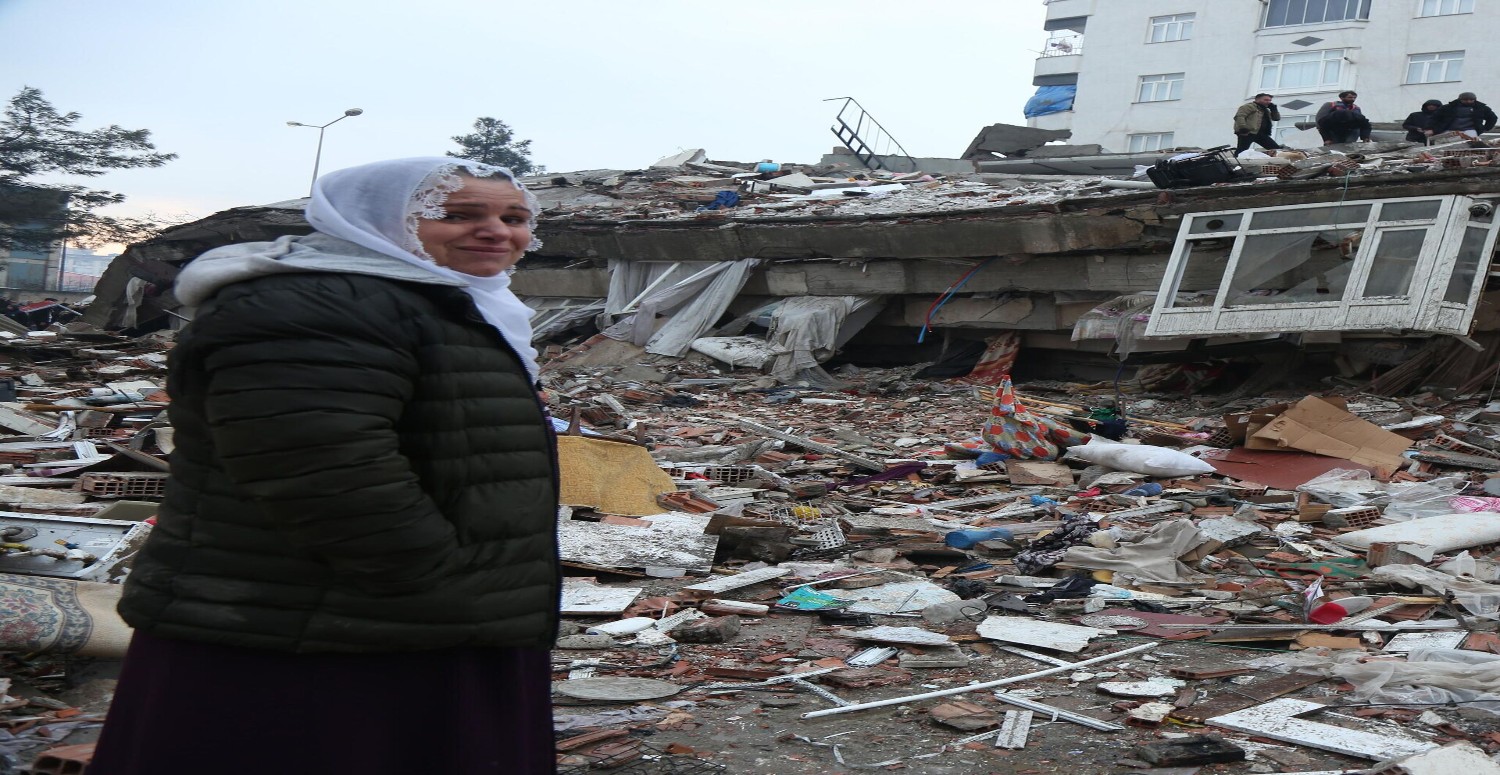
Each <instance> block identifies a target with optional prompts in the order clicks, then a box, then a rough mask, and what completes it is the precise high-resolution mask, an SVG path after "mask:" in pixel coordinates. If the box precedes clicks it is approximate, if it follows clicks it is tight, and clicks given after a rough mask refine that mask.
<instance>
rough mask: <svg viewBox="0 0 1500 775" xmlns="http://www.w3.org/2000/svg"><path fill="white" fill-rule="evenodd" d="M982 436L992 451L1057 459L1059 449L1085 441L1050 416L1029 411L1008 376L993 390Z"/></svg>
mask: <svg viewBox="0 0 1500 775" xmlns="http://www.w3.org/2000/svg"><path fill="white" fill-rule="evenodd" d="M983 435H984V440H985V441H988V442H989V443H990V446H991V447H993V448H994V451H995V452H999V453H1000V454H1002V455H1009V456H1011V457H1013V458H1019V459H1032V460H1056V459H1057V453H1058V450H1059V449H1060V448H1067V447H1072V446H1076V445H1078V444H1082V443H1084V442H1086V441H1088V435H1087V434H1082V433H1079V432H1077V431H1075V430H1073V429H1072V428H1069V427H1067V426H1065V425H1063V424H1062V423H1060V422H1058V421H1057V420H1053V419H1052V418H1050V417H1044V416H1042V415H1036V414H1032V413H1031V412H1030V411H1028V410H1027V409H1026V407H1024V406H1021V404H1020V402H1019V401H1017V400H1016V393H1015V388H1014V387H1012V386H1011V381H1010V377H1004V378H1002V379H1001V381H1000V389H998V390H996V391H995V403H994V405H993V406H992V407H991V408H990V418H989V421H988V422H987V423H985V426H984V433H983Z"/></svg>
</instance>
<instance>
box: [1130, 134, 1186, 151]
mask: <svg viewBox="0 0 1500 775" xmlns="http://www.w3.org/2000/svg"><path fill="white" fill-rule="evenodd" d="M1176 134H1177V133H1176V132H1137V133H1135V134H1130V135H1126V136H1125V137H1126V139H1127V141H1128V145H1127V147H1128V148H1129V150H1128V151H1126V153H1151V152H1152V151H1160V150H1164V149H1167V148H1172V147H1175V146H1176V143H1177V138H1176Z"/></svg>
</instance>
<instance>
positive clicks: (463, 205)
mask: <svg viewBox="0 0 1500 775" xmlns="http://www.w3.org/2000/svg"><path fill="white" fill-rule="evenodd" d="M463 180H464V187H463V188H461V189H459V190H458V191H455V192H453V193H452V194H450V195H449V196H448V201H447V202H445V203H444V204H443V210H444V211H445V212H446V213H447V215H446V216H445V217H443V218H440V219H436V220H430V219H427V218H419V219H417V240H418V241H420V242H421V243H422V249H423V250H425V251H427V255H429V256H432V260H433V261H434V262H436V263H437V265H438V266H444V267H447V268H449V269H452V270H453V271H455V272H462V273H464V274H467V275H474V276H475V277H494V276H495V275H497V274H500V273H501V272H504V271H505V270H507V269H509V268H511V267H513V266H515V265H516V262H517V261H520V260H521V254H522V253H524V252H525V251H526V246H527V245H530V244H531V226H530V225H529V224H530V222H531V216H532V213H531V209H530V208H528V207H527V206H526V196H525V195H524V194H522V193H521V190H520V189H518V188H516V187H515V186H514V185H512V184H511V182H510V181H508V180H504V179H491V178H470V177H465V178H464V179H463Z"/></svg>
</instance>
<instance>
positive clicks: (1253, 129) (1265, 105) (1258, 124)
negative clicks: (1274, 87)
mask: <svg viewBox="0 0 1500 775" xmlns="http://www.w3.org/2000/svg"><path fill="white" fill-rule="evenodd" d="M1273 99H1275V98H1274V97H1272V96H1271V95H1269V94H1266V93H1265V92H1262V93H1260V94H1257V95H1255V98H1254V99H1252V100H1250V101H1249V102H1247V103H1245V104H1243V105H1241V106H1240V109H1239V110H1236V111H1235V112H1234V134H1235V137H1237V138H1238V140H1237V141H1236V143H1235V148H1234V155H1236V156H1238V155H1240V154H1242V153H1244V152H1245V151H1247V150H1249V149H1250V144H1251V143H1255V144H1256V145H1259V146H1260V147H1262V148H1264V149H1266V150H1268V151H1274V150H1276V149H1277V148H1280V147H1281V144H1280V143H1278V142H1276V141H1275V140H1274V139H1272V138H1271V127H1272V126H1273V125H1274V124H1275V122H1277V121H1280V120H1281V112H1280V111H1279V110H1277V109H1276V103H1274V102H1272V101H1271V100H1273Z"/></svg>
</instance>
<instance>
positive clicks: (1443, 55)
mask: <svg viewBox="0 0 1500 775" xmlns="http://www.w3.org/2000/svg"><path fill="white" fill-rule="evenodd" d="M1463 75H1464V52H1462V51H1433V52H1429V53H1425V54H1412V55H1410V56H1408V57H1407V58H1406V83H1409V84H1416V83H1452V82H1454V81H1461V80H1463ZM1413 76H1416V77H1413ZM1434 76H1435V77H1434Z"/></svg>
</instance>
